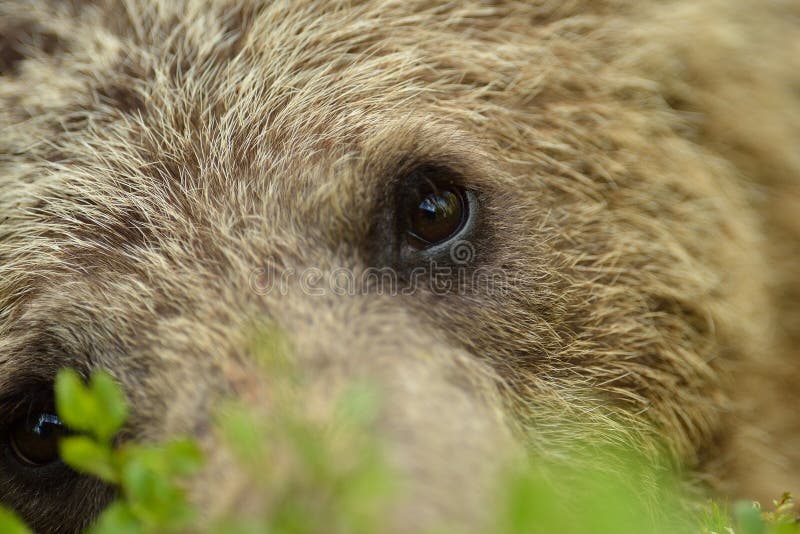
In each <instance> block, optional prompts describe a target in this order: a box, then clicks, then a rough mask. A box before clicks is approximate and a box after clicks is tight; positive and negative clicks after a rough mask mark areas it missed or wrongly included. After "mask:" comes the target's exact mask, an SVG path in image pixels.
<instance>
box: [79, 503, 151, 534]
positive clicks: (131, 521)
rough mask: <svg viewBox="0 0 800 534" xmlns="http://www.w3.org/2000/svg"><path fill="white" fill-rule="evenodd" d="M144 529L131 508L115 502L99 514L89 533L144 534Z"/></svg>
mask: <svg viewBox="0 0 800 534" xmlns="http://www.w3.org/2000/svg"><path fill="white" fill-rule="evenodd" d="M145 532H146V530H145V528H144V526H143V525H142V523H141V522H140V521H139V520H138V519H137V518H136V516H135V515H134V514H133V512H132V511H131V509H130V508H129V507H128V506H127V505H126V504H124V503H122V502H115V503H113V504H112V505H111V506H109V507H108V508H106V510H105V511H104V512H103V513H102V515H100V517H99V518H98V519H97V522H96V523H95V525H94V526H93V527H92V528H91V529H90V530H89V534H145Z"/></svg>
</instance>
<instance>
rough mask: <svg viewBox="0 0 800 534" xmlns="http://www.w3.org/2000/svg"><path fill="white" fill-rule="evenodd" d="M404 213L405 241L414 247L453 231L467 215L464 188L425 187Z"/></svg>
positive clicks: (445, 237)
mask: <svg viewBox="0 0 800 534" xmlns="http://www.w3.org/2000/svg"><path fill="white" fill-rule="evenodd" d="M417 198H418V201H417V202H416V203H414V204H412V205H411V206H410V211H409V213H408V230H407V235H408V244H409V245H410V246H411V247H412V248H415V249H417V250H422V249H426V248H428V247H430V246H433V245H436V244H438V243H442V242H444V241H447V240H449V239H451V238H452V237H454V236H455V235H457V234H458V233H459V231H460V230H461V229H462V228H463V227H464V224H465V223H466V221H467V219H468V217H469V203H468V202H467V192H466V191H464V190H463V189H461V188H460V187H455V186H448V187H442V188H426V189H423V190H421V191H419V192H418V195H417Z"/></svg>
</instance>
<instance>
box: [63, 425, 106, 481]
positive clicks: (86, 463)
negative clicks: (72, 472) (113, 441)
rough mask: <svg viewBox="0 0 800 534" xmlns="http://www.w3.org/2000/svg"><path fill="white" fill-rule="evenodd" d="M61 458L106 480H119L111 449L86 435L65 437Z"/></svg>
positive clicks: (83, 470) (78, 468)
mask: <svg viewBox="0 0 800 534" xmlns="http://www.w3.org/2000/svg"><path fill="white" fill-rule="evenodd" d="M61 458H62V459H63V460H64V461H65V462H66V463H67V464H69V465H70V466H72V467H73V468H75V469H77V470H78V471H81V472H84V473H88V474H90V475H94V476H96V477H98V478H100V479H102V480H105V481H106V482H112V483H115V482H117V480H118V478H119V477H118V476H117V473H116V470H115V469H114V463H113V456H112V452H111V449H110V448H109V447H108V446H107V445H103V444H100V443H97V442H95V441H93V440H91V439H90V438H87V437H86V436H74V437H68V438H64V439H63V440H62V441H61Z"/></svg>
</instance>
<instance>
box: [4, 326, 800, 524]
mask: <svg viewBox="0 0 800 534" xmlns="http://www.w3.org/2000/svg"><path fill="white" fill-rule="evenodd" d="M269 339H270V340H271V341H270V342H269V343H261V344H260V345H259V351H258V354H259V358H258V361H259V362H260V365H261V367H262V370H263V371H264V373H265V377H266V376H269V377H270V387H269V388H268V389H269V395H270V397H269V399H268V402H266V403H263V404H264V405H265V406H268V408H263V407H262V408H263V409H262V410H258V409H255V408H254V407H253V406H244V405H242V404H229V405H227V406H225V407H224V408H223V409H222V410H221V411H220V413H219V414H218V417H217V421H216V425H215V428H216V430H217V432H218V436H219V437H220V439H221V440H222V441H223V442H224V443H225V444H227V445H228V447H229V448H230V451H231V452H232V453H233V455H234V458H235V461H236V462H238V465H239V468H240V469H241V470H242V472H243V473H257V474H258V475H257V476H255V477H254V480H252V484H253V485H254V486H253V494H254V495H258V496H268V497H265V500H266V501H267V502H264V503H263V506H256V507H255V509H253V510H250V511H249V512H247V514H244V515H239V512H238V511H236V512H234V511H231V514H232V515H230V516H226V517H222V518H215V520H214V521H211V522H207V523H205V524H202V525H199V524H198V523H197V516H198V514H197V513H196V511H195V510H193V509H192V507H191V506H190V505H189V503H188V502H187V498H186V494H185V491H184V489H183V488H184V484H185V483H186V481H187V480H188V477H191V476H192V475H193V474H195V473H197V472H198V471H199V469H200V468H201V466H202V458H201V454H200V451H199V448H198V446H197V444H196V443H195V442H194V441H192V440H190V439H178V440H175V441H172V442H170V443H167V444H164V445H148V444H141V443H123V444H121V445H118V446H115V443H114V437H115V435H116V434H117V433H118V432H119V431H120V429H121V428H122V427H123V425H124V423H125V420H126V417H127V414H128V408H127V405H126V402H125V398H124V396H123V394H122V392H121V390H120V389H119V387H118V386H117V385H116V384H115V382H114V381H113V379H112V378H111V377H109V376H108V375H106V374H104V373H95V374H94V375H92V377H91V380H90V381H89V383H88V384H85V383H84V382H83V381H82V380H81V378H80V377H79V376H78V375H77V374H76V373H75V372H73V371H69V370H66V371H62V372H61V373H60V374H59V375H58V378H57V381H56V403H57V410H58V413H59V416H60V417H61V418H62V420H63V421H65V423H67V424H68V425H69V426H70V427H71V428H72V429H74V430H76V431H77V432H79V434H76V435H74V436H71V437H68V438H65V439H63V441H62V443H61V453H62V458H63V459H64V461H65V462H66V463H67V464H69V465H70V466H72V467H73V468H74V469H76V470H77V471H80V472H83V473H86V474H89V475H91V476H94V477H96V478H99V479H101V480H103V481H105V482H107V483H108V484H111V485H112V486H114V487H115V488H117V490H118V495H119V497H118V499H117V500H116V501H115V502H114V503H113V504H112V505H111V506H109V507H108V508H107V509H106V510H105V512H104V513H103V514H102V515H101V516H100V518H99V519H98V521H97V522H96V523H95V525H94V526H93V527H92V528H91V529H90V531H89V532H90V534H111V533H115V534H116V533H121V534H149V533H153V534H155V533H169V532H178V531H191V532H201V533H206V534H221V533H238V534H251V533H252V534H256V533H274V534H313V533H321V532H325V533H326V534H327V533H330V534H338V533H342V534H344V533H348V534H349V533H353V534H358V533H365V534H366V533H372V532H376V533H378V532H381V531H383V530H384V528H383V525H384V519H385V517H386V515H387V510H388V507H389V506H390V505H391V502H392V498H394V497H396V496H397V495H398V484H396V480H395V477H394V476H393V474H392V472H391V470H390V469H389V468H388V466H387V463H386V462H385V459H384V458H383V455H382V450H383V447H382V446H381V443H380V442H379V441H378V439H377V438H376V437H375V435H374V432H370V431H369V428H371V427H372V426H373V424H374V422H375V418H376V417H377V415H378V411H377V407H378V406H379V405H380V398H379V396H378V395H377V392H376V391H375V390H373V389H372V388H370V387H368V386H364V385H355V386H353V387H351V388H350V389H349V390H346V391H344V392H343V393H342V394H341V395H340V396H339V401H338V402H337V403H336V404H335V406H333V407H329V408H330V409H329V411H328V412H327V413H323V414H320V413H319V410H317V412H314V411H311V410H309V408H308V404H309V403H308V402H307V400H308V399H306V398H305V397H304V395H305V393H304V392H305V391H307V389H304V387H303V386H304V384H303V379H302V377H301V376H300V375H299V374H298V373H296V372H295V370H294V369H293V368H292V366H291V365H290V364H289V363H288V360H287V358H286V357H285V352H286V351H285V345H284V344H283V343H281V342H280V339H278V340H277V341H276V338H275V336H274V335H271V336H270V337H269ZM258 404H259V405H260V406H261V404H262V403H258ZM323 411H324V410H323ZM587 449H591V447H588V446H587ZM591 450H592V451H593V452H592V453H591V461H588V460H587V461H581V462H570V465H567V466H564V465H554V464H552V463H551V462H548V461H546V460H545V459H540V460H539V461H534V462H530V463H529V464H528V463H526V465H525V466H523V467H519V466H516V469H513V470H510V471H509V474H508V475H507V477H506V479H505V480H504V481H503V483H502V484H501V488H502V489H501V492H500V495H498V499H497V502H498V503H499V504H498V505H497V506H496V515H495V517H494V520H493V521H492V523H491V525H489V527H488V528H487V531H489V532H492V534H495V533H497V534H537V533H542V534H550V533H560V534H572V533H575V534H595V533H596V534H605V533H608V532H614V533H616V534H643V533H652V534H659V533H669V534H673V533H674V534H681V533H687V534H689V533H692V534H800V526H798V524H797V522H796V508H795V505H794V503H793V501H792V499H791V497H790V496H789V495H788V494H787V495H784V496H783V497H782V498H781V499H780V500H778V501H776V502H774V503H773V504H774V507H773V509H772V510H771V511H766V512H765V511H762V510H761V509H760V508H759V507H758V506H757V505H753V504H748V503H737V504H736V505H735V506H734V509H733V513H732V514H731V513H729V512H728V510H727V507H725V506H721V505H719V504H717V503H711V504H710V505H709V506H708V507H707V509H706V510H704V513H703V514H702V515H701V516H697V515H696V514H695V513H692V512H690V511H689V510H688V509H687V508H686V507H685V504H686V502H687V501H686V499H684V498H683V496H682V493H681V489H680V485H679V483H678V481H677V477H676V476H675V475H673V474H672V473H670V472H669V471H668V470H664V469H655V468H653V467H651V466H650V465H649V464H648V462H646V461H645V459H643V458H640V457H638V456H636V455H632V454H629V453H624V454H623V453H620V451H597V450H596V449H591ZM583 460H586V459H585V458H584V459H583ZM0 532H2V533H4V534H6V533H7V534H23V533H24V534H29V533H30V530H29V529H27V528H26V527H25V526H24V525H23V524H22V523H21V522H20V521H19V519H18V518H16V517H15V516H14V515H13V514H12V513H10V512H9V511H6V510H3V509H1V508H0ZM442 532H448V531H447V529H444V530H443V531H442Z"/></svg>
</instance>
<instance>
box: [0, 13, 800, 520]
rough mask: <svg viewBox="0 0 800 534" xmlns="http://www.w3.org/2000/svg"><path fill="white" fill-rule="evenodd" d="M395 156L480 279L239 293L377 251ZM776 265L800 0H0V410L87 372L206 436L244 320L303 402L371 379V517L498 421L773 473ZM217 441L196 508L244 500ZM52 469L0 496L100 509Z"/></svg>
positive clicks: (782, 384)
mask: <svg viewBox="0 0 800 534" xmlns="http://www.w3.org/2000/svg"><path fill="white" fill-rule="evenodd" d="M420 167H435V168H437V169H440V170H442V171H443V172H446V173H448V174H449V175H452V176H454V177H457V179H458V180H459V181H460V183H462V184H463V185H464V186H465V187H467V188H469V189H470V190H473V191H475V192H476V195H477V197H478V200H479V204H480V209H479V214H478V215H479V221H478V229H477V230H476V232H475V234H474V235H471V236H470V243H471V246H472V247H473V251H474V257H472V258H471V262H470V264H469V268H470V269H477V268H486V269H495V270H500V271H502V272H503V273H504V281H505V282H504V284H502V287H500V288H493V290H492V291H489V290H488V289H487V288H484V287H482V286H478V285H476V286H474V287H473V286H470V284H471V282H470V281H469V280H466V281H465V280H462V279H458V280H452V281H451V282H452V284H453V291H450V292H449V293H447V294H444V295H442V294H436V293H435V292H433V291H430V290H429V289H426V286H425V285H424V284H422V287H420V289H419V290H418V291H416V292H415V293H414V294H413V295H394V296H390V295H385V294H379V292H378V291H375V290H374V288H372V287H370V286H365V287H359V288H358V291H356V292H355V294H353V295H345V296H341V295H333V294H330V293H327V294H325V295H322V296H315V295H310V294H309V291H303V290H302V287H301V284H300V283H299V282H297V281H295V282H293V283H291V284H289V287H287V288H286V291H282V292H270V293H269V294H263V293H265V292H259V291H255V290H254V287H253V273H254V272H258V271H257V270H258V269H263V268H264V267H265V266H270V268H276V269H278V270H280V271H281V272H287V271H289V270H295V271H297V272H299V271H300V270H302V269H304V268H309V267H311V268H314V269H318V270H319V272H320V273H321V274H322V275H329V274H330V273H331V272H333V271H335V270H336V269H339V268H346V269H349V270H350V271H351V272H355V273H360V272H363V271H364V270H365V269H369V268H391V269H393V270H394V272H399V273H401V275H402V274H403V273H405V272H406V271H407V270H408V269H409V268H410V265H409V264H408V262H407V261H400V260H398V259H397V255H396V254H394V253H393V251H396V250H397V248H398V246H399V245H398V243H397V241H398V237H397V236H396V235H394V234H393V232H394V226H393V225H392V223H391V220H392V215H391V214H392V211H393V209H394V205H395V204H394V200H393V199H394V198H395V197H396V196H398V195H402V191H403V184H404V180H405V179H406V177H407V176H408V175H410V174H412V173H413V171H414V169H417V168H420ZM386 221H389V222H386ZM798 272H800V4H798V2H796V1H792V0H768V1H759V0H702V1H697V0H667V1H655V0H653V1H634V0H569V1H566V2H555V1H550V0H527V1H511V0H509V1H504V0H497V1H489V0H486V1H477V0H465V1H463V2H450V1H440V0H434V1H431V0H425V1H418V0H403V1H392V0H387V1H380V0H341V1H339V0H330V1H312V0H292V1H290V0H285V1H280V0H279V1H275V2H266V1H258V0H206V1H201V0H96V1H88V0H87V1H81V0H71V1H63V0H51V1H48V0H0V408H2V413H3V414H9V413H11V412H12V411H13V410H12V409H13V408H14V406H17V405H19V404H20V402H21V401H20V398H21V397H20V395H23V396H24V395H26V394H27V393H26V392H27V391H28V390H30V389H31V388H41V387H45V386H46V384H48V383H49V382H50V381H52V379H53V376H54V374H55V372H56V370H57V369H58V368H60V367H63V366H74V367H77V368H79V369H81V370H84V371H88V370H89V369H92V368H103V369H107V370H109V371H110V372H111V373H112V374H113V375H114V376H115V377H116V378H117V379H118V380H119V381H120V382H121V384H122V385H123V386H124V388H125V391H126V394H127V395H128V397H129V399H130V402H131V404H132V407H133V417H132V420H131V423H130V425H129V428H128V429H127V430H126V434H127V436H129V437H135V438H137V439H145V440H150V439H154V440H160V439H165V438H167V437H169V436H171V435H175V434H177V433H180V432H193V433H195V434H196V435H198V436H200V437H201V438H202V439H203V440H205V441H204V442H205V443H206V444H207V445H208V448H209V450H210V451H215V450H217V449H218V447H216V446H215V445H214V444H213V441H214V438H213V436H211V435H210V433H209V431H208V427H209V424H208V420H209V411H210V409H211V408H212V407H213V405H214V404H215V402H216V400H217V399H219V398H221V397H223V396H230V395H233V396H237V397H241V398H245V399H260V398H262V395H263V394H264V390H265V389H268V384H264V383H261V382H260V381H258V380H254V379H253V376H255V375H253V374H252V373H251V372H250V371H249V370H250V368H251V366H252V365H253V364H252V362H251V358H250V352H249V351H248V347H249V346H250V345H249V342H248V339H249V333H250V332H252V328H253V325H257V324H260V323H261V322H263V321H270V322H272V323H274V324H276V325H277V326H278V327H279V329H280V330H281V331H282V332H285V334H286V336H287V338H288V340H289V343H290V345H291V347H292V354H293V357H294V358H295V359H296V361H297V362H299V365H300V367H301V368H302V369H303V371H304V373H305V374H306V375H308V377H309V379H310V385H309V392H308V398H309V404H314V405H317V404H318V405H320V406H324V405H325V402H326V399H331V398H332V397H333V395H334V393H335V391H337V390H338V389H339V388H341V387H343V385H344V384H346V383H347V382H348V381H349V380H353V379H356V378H362V377H367V378H369V379H371V380H375V381H377V382H379V383H381V384H383V385H384V386H385V389H386V391H387V396H388V399H389V402H388V403H387V406H386V408H385V410H386V413H385V415H384V417H383V418H382V423H381V428H380V429H379V431H380V432H381V433H382V434H385V435H386V436H388V441H389V443H390V446H391V448H392V450H393V451H394V452H393V458H394V461H395V462H396V464H397V465H398V466H399V467H400V469H401V470H402V471H403V472H406V473H408V474H409V479H410V480H411V481H412V482H411V483H412V484H416V485H415V486H414V488H416V489H415V491H414V492H412V493H413V495H414V496H415V497H414V499H413V502H411V503H409V504H408V505H407V506H408V507H407V508H403V505H401V506H400V507H399V510H398V512H397V517H396V518H395V519H394V521H395V523H394V524H395V525H396V528H397V529H398V530H400V531H416V529H417V528H422V527H423V526H426V525H431V524H435V523H436V521H438V520H441V519H442V518H450V519H452V518H457V517H459V516H460V515H464V513H465V510H479V509H480V508H481V499H482V495H483V494H482V493H481V486H482V485H481V483H480V482H479V480H480V479H481V478H482V477H484V476H486V477H488V473H489V472H490V471H491V469H492V468H493V467H492V464H493V462H495V460H497V458H495V457H497V456H500V455H501V453H500V452H499V451H500V450H503V449H509V450H511V449H513V448H514V445H513V444H514V443H517V442H524V443H525V445H526V446H527V447H529V448H530V450H531V451H533V452H538V453H544V454H563V455H564V457H565V458H567V459H568V458H569V450H570V446H571V445H572V444H574V443H576V441H575V439H574V436H575V434H574V433H575V429H574V428H573V427H572V426H570V425H568V424H563V420H565V419H566V420H577V421H579V422H580V423H581V426H580V429H581V430H580V432H582V433H584V435H587V436H589V435H591V436H597V435H599V436H601V437H602V436H608V439H619V436H620V435H622V436H625V439H626V440H629V441H630V443H633V444H635V446H636V447H638V448H640V449H642V450H644V451H650V452H652V453H653V454H655V452H656V451H657V450H659V449H660V448H662V447H665V448H666V449H667V450H668V451H669V454H670V455H671V457H672V458H673V459H674V460H675V461H676V462H677V463H680V464H681V465H685V466H687V467H688V468H689V469H690V470H691V471H692V472H693V473H694V476H693V477H692V478H695V479H698V480H701V481H704V482H706V483H707V484H709V485H710V486H711V487H713V488H715V490H716V491H719V492H723V493H725V494H728V495H735V496H743V497H749V498H760V499H769V498H774V497H776V496H777V495H778V494H779V493H780V492H782V491H786V490H793V491H795V492H796V493H800V416H798V412H797V408H796V407H797V406H798V402H800V394H798V391H800V387H798V386H797V384H798V383H799V382H800V354H799V353H798V349H797V347H798V346H800V304H799V303H800V277H798ZM252 402H254V403H255V402H256V401H255V400H252ZM8 417H10V416H4V415H0V418H1V419H0V424H8V420H7V419H8ZM620 433H621V434H620ZM3 447H5V445H3ZM220 454H221V453H220ZM7 456H8V454H4V456H3V458H6V457H7ZM212 456H213V454H212ZM445 459H446V461H445ZM226 465H227V464H226V461H225V460H224V459H222V458H221V457H219V458H217V457H214V458H212V461H211V464H210V466H209V468H208V470H207V473H205V474H204V476H205V477H208V480H209V481H210V482H209V484H208V485H206V486H205V489H204V487H203V485H202V484H198V488H199V489H198V490H196V492H195V495H194V498H195V499H196V500H197V502H199V503H202V504H203V505H204V507H205V509H207V510H209V513H216V512H217V511H219V510H222V509H224V508H226V507H231V506H234V505H235V503H236V498H235V496H237V495H239V496H241V495H243V494H246V493H247V488H248V483H247V480H246V478H247V477H246V476H245V474H243V473H237V472H233V471H230V470H229V469H227V468H226V467H225V466H226ZM46 476H50V475H36V476H32V475H30V474H29V473H27V472H21V471H20V470H18V469H15V468H13V467H10V466H9V464H8V461H7V460H2V461H0V503H3V504H6V505H10V506H12V507H14V508H16V509H17V510H18V511H19V512H20V513H21V514H22V515H23V516H24V517H25V518H26V519H27V520H29V521H31V522H32V523H33V524H34V526H35V527H36V528H37V529H39V530H41V531H50V532H71V531H74V530H76V529H78V528H80V527H81V526H83V525H85V524H86V523H87V522H89V521H91V518H92V517H93V516H94V514H96V512H97V511H98V510H99V509H100V507H101V506H102V505H103V504H104V503H106V502H107V499H108V491H107V490H105V489H103V488H101V487H98V486H97V485H95V484H94V483H92V482H91V481H88V480H84V479H79V480H77V481H76V480H75V479H74V478H68V477H67V478H63V477H62V478H58V477H56V478H55V479H52V480H50V479H46V478H41V479H40V478H37V477H46ZM53 476H55V475H53ZM58 476H61V475H58ZM44 481H47V482H46V485H47V490H46V491H45V490H42V488H41V484H43V483H44ZM59 481H60V482H59ZM211 486H214V488H216V489H214V488H212V487H211ZM219 488H226V489H225V490H224V491H222V490H220V489H219ZM465 522H468V521H467V520H466V519H465Z"/></svg>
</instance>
